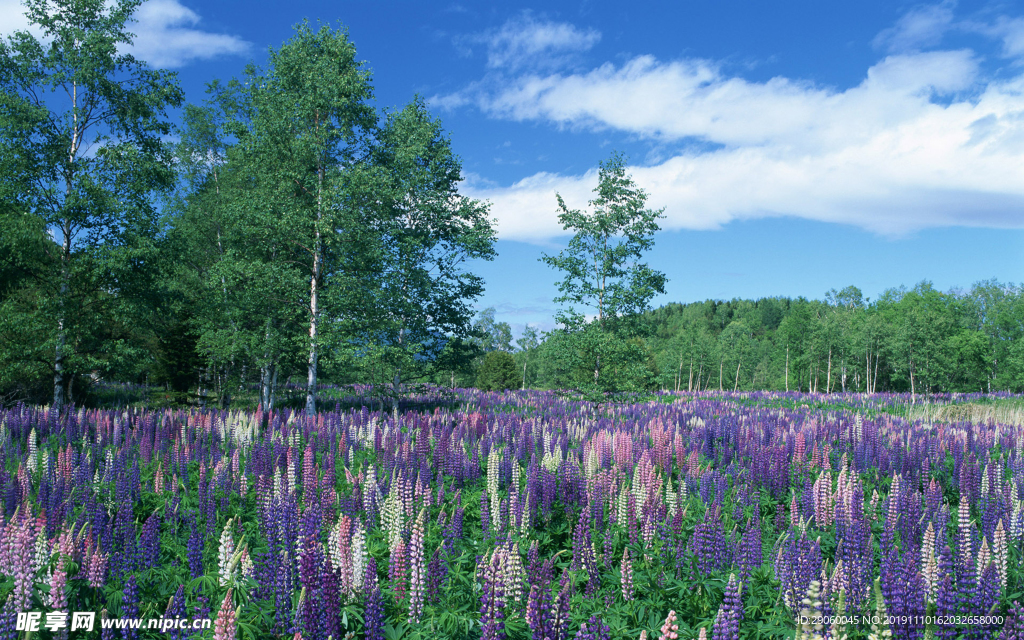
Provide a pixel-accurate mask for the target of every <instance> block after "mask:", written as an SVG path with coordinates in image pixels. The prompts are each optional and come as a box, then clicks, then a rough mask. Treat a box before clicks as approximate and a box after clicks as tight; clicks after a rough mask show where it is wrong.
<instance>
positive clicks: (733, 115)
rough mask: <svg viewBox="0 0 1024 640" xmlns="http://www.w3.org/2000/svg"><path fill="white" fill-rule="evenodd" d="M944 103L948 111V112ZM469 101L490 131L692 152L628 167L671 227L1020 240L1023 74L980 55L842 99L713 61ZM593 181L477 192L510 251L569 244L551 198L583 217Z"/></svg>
mask: <svg viewBox="0 0 1024 640" xmlns="http://www.w3.org/2000/svg"><path fill="white" fill-rule="evenodd" d="M937 98H939V99H937ZM460 99H461V100H464V101H467V102H470V103H472V104H475V105H477V106H478V107H479V108H480V109H482V110H483V111H484V112H486V113H488V114H490V115H491V116H493V117H497V118H504V119H511V120H523V121H526V120H532V121H542V122H549V123H554V124H556V125H558V126H561V127H564V128H570V129H573V128H576V129H585V130H605V131H618V132H622V133H626V134H629V135H632V136H639V137H642V138H650V139H653V140H655V141H657V142H664V141H685V140H698V141H700V142H703V143H706V144H705V148H710V149H711V150H710V151H704V152H701V151H689V152H685V153H681V154H679V155H676V156H675V157H671V158H669V159H667V160H665V161H663V162H660V163H658V164H655V165H652V166H640V167H633V168H631V173H632V175H633V176H634V178H635V179H636V181H637V182H638V183H639V184H640V185H641V186H642V187H644V188H645V189H646V190H647V191H648V193H650V194H651V200H650V204H651V205H652V206H655V207H662V206H664V207H666V216H667V219H666V220H665V221H663V223H662V226H663V228H666V229H708V228H715V227H718V226H721V225H723V224H726V223H728V222H730V221H732V220H737V219H744V218H756V217H765V216H797V217H801V218H807V219H812V220H820V221H827V222H837V223H845V224H851V225H857V226H860V227H863V228H866V229H869V230H872V231H875V232H878V233H881V234H887V235H899V234H904V233H907V232H911V231H914V230H917V229H922V228H926V227H934V226H950V225H965V226H990V227H1012V228H1021V227H1024V76H1020V75H1018V76H1014V77H1010V78H1009V79H1002V80H998V81H992V80H988V81H986V80H985V79H984V78H982V76H981V72H980V71H979V66H978V62H977V56H976V55H975V54H974V53H973V52H971V51H935V52H928V53H909V54H904V55H893V56H889V57H886V58H884V59H883V60H881V61H879V62H878V63H877V64H875V65H874V66H872V67H871V68H869V69H867V71H866V73H865V77H864V79H863V81H862V82H861V83H860V84H858V85H857V86H854V87H851V88H848V89H846V90H842V91H840V90H836V89H833V88H823V87H818V86H814V85H811V84H809V83H806V82H801V81H798V80H793V79H789V78H781V77H779V78H773V79H771V80H768V81H766V82H750V81H747V80H744V79H742V78H738V77H733V76H729V75H726V74H724V73H723V72H722V70H721V69H720V68H719V67H718V66H717V65H715V64H714V63H712V62H709V61H706V60H681V61H674V62H667V63H666V62H659V61H658V60H655V59H654V58H652V57H649V56H644V57H638V58H634V59H633V60H631V61H629V62H627V63H625V64H623V65H622V66H619V67H616V66H614V65H611V64H606V65H603V66H601V67H599V68H597V69H594V70H592V71H590V72H586V73H579V74H567V75H562V74H549V75H540V74H529V75H524V76H522V77H520V78H518V79H516V80H515V82H513V83H512V84H511V85H510V86H506V87H500V86H496V85H488V84H486V83H480V84H479V85H477V86H475V87H471V88H470V89H468V90H467V91H466V92H463V93H462V94H461V97H460ZM596 182H597V174H596V171H594V170H592V171H589V172H587V173H586V174H584V175H577V176H565V175H558V174H553V173H538V174H536V175H533V176H530V177H527V178H524V179H522V180H520V181H519V182H517V183H515V184H513V185H511V186H508V187H495V186H492V185H485V184H481V183H479V182H478V183H477V184H472V185H468V188H467V193H470V194H471V195H473V196H474V197H483V198H489V199H490V200H492V202H493V208H492V212H493V213H494V214H495V215H496V217H497V218H498V220H499V234H500V237H502V238H503V239H518V240H526V241H531V242H538V243H546V242H549V241H550V240H551V239H552V238H554V237H557V236H559V235H562V234H564V231H563V230H562V229H561V228H560V226H559V224H558V221H557V212H556V207H555V196H554V194H555V192H556V191H557V192H559V193H561V194H562V196H563V197H564V198H565V199H566V202H567V204H569V206H570V207H573V208H578V207H584V206H585V204H586V202H587V201H588V200H590V199H591V197H592V194H591V193H590V190H591V189H592V188H593V187H594V185H595V184H596Z"/></svg>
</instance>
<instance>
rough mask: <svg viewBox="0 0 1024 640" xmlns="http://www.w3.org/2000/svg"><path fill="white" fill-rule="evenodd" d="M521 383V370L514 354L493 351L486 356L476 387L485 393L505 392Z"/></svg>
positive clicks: (478, 374) (477, 377)
mask: <svg viewBox="0 0 1024 640" xmlns="http://www.w3.org/2000/svg"><path fill="white" fill-rule="evenodd" d="M518 382H519V368H518V367H517V366H516V360H515V358H513V357H512V354H511V353H509V352H507V351H491V352H489V353H487V354H486V355H484V359H483V363H482V364H481V365H480V371H479V373H477V376H476V386H477V388H478V389H482V390H484V391H505V390H507V389H515V388H516V387H517V386H518V384H517V383H518Z"/></svg>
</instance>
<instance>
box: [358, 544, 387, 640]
mask: <svg viewBox="0 0 1024 640" xmlns="http://www.w3.org/2000/svg"><path fill="white" fill-rule="evenodd" d="M363 589H365V591H366V609H365V611H364V612H363V626H364V627H365V629H366V640H384V598H383V597H382V596H381V593H380V586H379V585H378V584H377V561H376V560H375V559H373V558H372V557H371V558H370V559H369V560H367V562H366V577H365V578H364V579H363Z"/></svg>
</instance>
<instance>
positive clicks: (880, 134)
mask: <svg viewBox="0 0 1024 640" xmlns="http://www.w3.org/2000/svg"><path fill="white" fill-rule="evenodd" d="M17 4H18V3H17V1H14V0H0V31H2V32H10V31H11V30H12V29H14V28H18V27H21V26H23V24H24V23H23V20H22V19H21V18H20V17H19V15H20V13H21V10H20V9H19V8H18V7H17ZM303 19H308V20H310V21H312V22H316V21H317V20H322V21H325V22H329V23H331V24H339V23H340V24H343V25H345V26H346V27H347V28H348V29H349V33H350V36H351V38H352V40H353V42H354V43H355V45H356V47H357V50H358V52H359V57H360V58H361V59H363V60H366V61H367V65H368V67H369V68H370V69H371V70H372V72H373V84H374V88H375V95H376V102H377V104H378V105H379V106H380V107H382V108H396V107H400V106H401V105H403V104H405V103H406V102H408V101H409V100H410V99H411V98H412V97H413V95H414V94H419V95H421V96H423V97H424V98H426V99H427V100H428V102H429V104H430V105H431V107H432V109H433V110H434V112H435V113H436V114H437V115H438V116H439V117H441V118H442V120H443V122H444V124H445V128H446V129H447V131H448V132H449V133H450V134H451V137H452V142H453V145H454V147H455V149H456V151H457V153H458V154H459V155H460V156H461V158H462V160H463V167H464V170H465V174H466V179H467V180H466V183H465V188H464V192H465V193H467V194H469V195H472V196H474V197H480V198H486V199H489V200H490V201H491V202H492V212H493V213H494V215H495V216H496V218H497V220H498V229H499V237H500V241H499V243H498V253H499V257H498V258H497V259H496V260H495V261H494V262H491V263H485V264H481V265H478V267H477V268H478V269H479V271H480V272H481V273H482V274H483V275H485V277H486V279H487V292H486V295H485V296H484V298H483V299H482V300H480V302H479V306H480V308H483V307H485V306H494V307H496V309H497V311H498V313H497V315H498V318H499V319H503V320H506V321H508V322H510V323H512V324H513V326H514V327H515V328H516V329H517V333H518V329H519V328H521V327H522V326H523V324H525V323H531V324H536V325H540V326H541V327H542V328H545V329H548V328H551V327H552V326H553V324H552V317H553V315H554V311H555V305H554V304H553V303H552V301H551V300H552V298H553V297H554V296H555V295H557V290H556V287H555V282H556V280H557V278H558V275H557V274H556V273H554V272H553V271H551V270H550V269H548V268H547V267H546V266H544V265H543V264H541V263H540V262H538V258H539V257H540V256H541V254H542V253H543V252H545V251H547V252H555V251H557V250H558V248H559V247H560V246H562V245H563V244H564V242H565V240H566V238H565V236H564V235H562V232H561V229H560V228H559V226H558V223H557V215H556V208H555V195H554V194H555V192H556V191H558V192H559V193H561V194H562V195H563V197H565V199H566V200H567V202H568V203H569V205H570V206H572V207H574V208H582V207H585V206H586V203H587V201H588V200H589V199H590V193H589V191H590V189H591V188H592V187H593V186H594V185H595V184H596V167H597V163H598V162H599V161H601V160H603V159H605V158H607V157H608V155H609V154H610V153H611V151H612V150H618V151H622V152H624V153H626V154H627V155H628V157H629V159H630V165H631V172H632V174H633V176H634V178H635V179H636V180H637V182H638V183H639V184H640V185H641V186H643V187H644V188H646V189H647V191H648V192H649V193H650V196H651V197H650V203H651V204H652V205H653V206H655V207H665V215H666V218H665V220H664V221H663V222H662V226H663V229H664V231H663V232H662V233H661V234H659V236H658V237H657V240H656V242H657V246H656V249H655V250H654V251H653V252H652V253H651V255H650V263H651V265H652V266H653V267H654V268H657V269H661V270H662V271H664V272H665V273H666V274H667V275H668V277H669V284H668V293H667V295H665V296H663V297H661V298H659V299H658V300H656V301H655V302H656V304H658V303H663V302H669V301H683V302H685V301H695V300H703V299H706V298H718V299H723V298H724V299H728V298H733V297H746V298H755V297H762V296H775V295H785V296H806V297H810V298H820V297H822V296H823V295H824V293H825V291H827V290H828V289H829V288H832V287H836V288H841V287H843V286H846V285H848V284H855V285H857V286H859V287H860V288H861V289H862V290H863V291H864V293H865V295H867V296H870V297H872V298H874V297H876V296H877V295H878V294H879V293H881V292H882V291H883V290H884V289H886V288H888V287H893V286H899V285H907V286H913V285H914V284H915V283H917V282H919V281H920V280H922V279H928V280H931V281H932V282H933V283H934V285H935V286H936V287H938V288H940V289H943V290H948V289H950V288H953V287H969V286H970V285H971V284H972V283H974V282H976V281H978V280H982V279H988V278H997V279H999V280H1001V281H1004V282H1007V281H1009V282H1019V281H1021V280H1024V278H1022V277H1021V273H1022V267H1024V233H1022V227H1024V7H1021V6H1020V5H1017V4H1015V3H1005V2H959V3H955V2H941V3H931V4H927V3H926V4H915V3H894V2H872V1H867V0H862V1H858V2H820V0H818V1H815V2H803V1H801V2H796V1H789V2H785V3H762V2H751V1H749V0H748V1H745V2H737V1H734V0H716V1H711V0H705V1H701V2H692V1H691V2H677V3H652V4H647V5H640V4H637V3H632V4H630V5H628V6H626V5H624V4H623V3H610V2H609V3H597V2H571V3H570V2H544V3H522V2H506V3H469V2H464V3H428V2H384V1H381V2H364V1H363V2H308V1H304V0H295V1H293V2H288V3H272V4H271V3H261V4H258V5H254V4H252V3H248V2H209V3H203V4H201V3H198V2H195V1H193V0H148V1H147V2H146V3H144V4H143V5H142V7H141V9H140V12H139V13H138V20H139V21H138V25H137V32H138V34H139V35H138V37H137V39H136V43H135V52H136V54H137V55H138V56H139V57H142V58H144V59H146V60H147V61H149V62H150V63H151V64H153V65H155V66H161V67H166V68H171V69H174V70H176V71H177V72H178V73H179V75H180V79H181V82H182V85H183V86H184V88H185V90H186V92H187V96H188V99H189V100H192V101H199V100H201V99H202V97H203V96H202V94H203V87H204V85H205V83H207V82H209V81H211V80H213V79H215V78H220V79H227V78H230V77H232V76H237V75H239V74H240V73H241V70H242V68H243V66H244V64H245V63H247V62H249V61H255V62H256V63H257V64H259V63H262V62H263V61H264V60H265V56H266V50H267V47H270V46H279V45H280V44H281V43H282V42H283V41H284V40H286V39H287V38H288V37H290V35H291V26H292V25H294V24H295V23H296V22H299V21H301V20H303Z"/></svg>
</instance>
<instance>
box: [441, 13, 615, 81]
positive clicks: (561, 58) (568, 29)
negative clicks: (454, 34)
mask: <svg viewBox="0 0 1024 640" xmlns="http://www.w3.org/2000/svg"><path fill="white" fill-rule="evenodd" d="M600 40H601V33H600V32H599V31H596V30H594V29H579V28H577V27H575V26H574V25H572V24H569V23H565V22H551V21H548V20H537V19H535V18H534V17H533V16H532V15H530V13H528V12H527V13H523V14H522V15H521V16H519V17H517V18H513V19H511V20H508V21H507V22H505V24H503V25H502V26H501V27H500V28H499V29H492V30H490V31H485V32H484V33H481V34H476V35H473V36H470V37H468V38H462V39H460V40H459V41H458V43H457V44H459V45H461V46H464V47H465V46H468V45H473V44H482V45H484V46H485V47H486V49H487V66H488V68H490V69H506V70H516V69H521V68H524V67H541V68H552V67H555V66H560V65H563V64H565V63H566V62H567V61H569V60H571V59H572V56H573V55H574V54H578V53H581V52H584V51H588V50H590V49H591V48H592V47H593V46H594V45H595V44H597V43H598V42H599V41H600Z"/></svg>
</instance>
